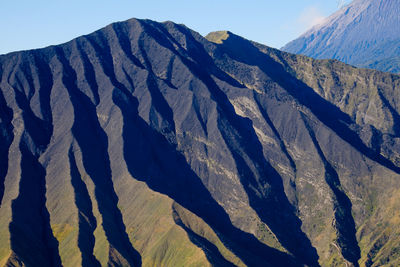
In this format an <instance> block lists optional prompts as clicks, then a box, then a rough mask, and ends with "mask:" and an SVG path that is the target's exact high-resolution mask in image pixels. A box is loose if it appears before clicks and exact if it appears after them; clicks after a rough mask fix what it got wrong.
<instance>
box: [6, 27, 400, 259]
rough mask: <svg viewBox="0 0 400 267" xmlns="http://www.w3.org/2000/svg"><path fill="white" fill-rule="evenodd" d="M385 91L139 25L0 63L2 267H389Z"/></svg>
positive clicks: (182, 31) (377, 79) (394, 118)
mask: <svg viewBox="0 0 400 267" xmlns="http://www.w3.org/2000/svg"><path fill="white" fill-rule="evenodd" d="M399 88H400V76H398V75H394V74H390V73H384V72H380V71H375V70H368V69H357V68H354V67H352V66H349V65H346V64H344V63H342V62H339V61H337V60H314V59H312V58H309V57H306V56H300V55H294V54H289V53H286V52H282V51H279V50H276V49H272V48H269V47H266V46H263V45H260V44H257V43H255V42H252V41H249V40H246V39H244V38H242V37H240V36H237V35H235V34H232V33H230V32H214V33H210V34H209V35H208V36H206V37H203V36H201V35H199V34H198V33H196V32H194V31H192V30H190V29H188V28H187V27H185V26H183V25H177V24H175V23H173V22H165V23H158V22H154V21H150V20H137V19H131V20H128V21H125V22H120V23H114V24H111V25H109V26H107V27H105V28H103V29H101V30H98V31H96V32H94V33H92V34H89V35H85V36H81V37H79V38H76V39H74V40H72V41H70V42H68V43H65V44H62V45H57V46H51V47H47V48H44V49H37V50H30V51H22V52H16V53H10V54H7V55H3V56H0V266H7V267H10V266H35V267H36V266H45V267H46V266H49V267H50V266H51V267H53V266H57V267H58V266H71V267H76V266H85V267H89V266H173V267H176V266H199V267H200V266H257V267H258V266H260V267H264V266H277V267H279V266H359V265H362V266H382V265H384V264H389V265H393V266H399V264H400V249H399V244H400V208H399V207H400V154H399V151H400V123H399V121H400V120H399V118H400V115H399V114H400V97H399V96H400V91H399V90H400V89H399Z"/></svg>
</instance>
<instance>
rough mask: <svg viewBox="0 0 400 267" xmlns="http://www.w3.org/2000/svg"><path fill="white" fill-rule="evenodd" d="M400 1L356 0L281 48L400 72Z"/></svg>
mask: <svg viewBox="0 0 400 267" xmlns="http://www.w3.org/2000/svg"><path fill="white" fill-rule="evenodd" d="M399 13H400V2H399V1H398V0H354V1H353V2H352V3H351V4H349V5H348V6H345V7H343V8H342V9H341V10H339V11H338V12H336V13H335V14H333V15H332V16H330V17H329V18H327V19H326V21H325V22H324V23H322V24H321V25H318V26H315V27H313V28H312V29H310V30H309V31H308V32H306V33H304V34H303V35H301V36H300V37H299V38H298V39H296V40H294V41H292V42H290V43H288V44H287V45H286V46H284V47H283V48H282V50H284V51H287V52H291V53H296V54H303V55H307V56H311V57H314V58H319V59H324V58H334V59H338V60H340V61H343V62H346V63H349V64H352V65H355V66H359V67H366V68H374V69H378V70H382V71H389V72H394V73H400V56H399V55H400V27H399V25H400V16H399Z"/></svg>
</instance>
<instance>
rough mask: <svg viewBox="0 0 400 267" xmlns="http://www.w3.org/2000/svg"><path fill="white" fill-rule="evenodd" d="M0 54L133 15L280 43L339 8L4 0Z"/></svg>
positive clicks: (243, 2) (291, 2)
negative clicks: (226, 31)
mask: <svg viewBox="0 0 400 267" xmlns="http://www.w3.org/2000/svg"><path fill="white" fill-rule="evenodd" d="M1 2H2V3H1V6H0V25H2V26H1V27H0V38H1V39H0V54H5V53H8V52H12V51H17V50H25V49H31V48H39V47H44V46H48V45H51V44H59V43H63V42H66V41H69V40H71V39H73V38H75V37H78V36H80V35H83V34H87V33H90V32H93V31H95V30H97V29H99V28H102V27H104V26H106V25H107V24H109V23H112V22H115V21H121V20H126V19H129V18H132V17H136V18H149V19H152V20H156V21H165V20H172V21H174V22H177V23H183V24H185V25H186V26H188V27H190V28H192V29H193V30H195V31H197V32H199V33H201V34H203V35H205V34H207V33H208V32H210V31H215V30H230V31H232V32H234V33H236V34H239V35H241V36H244V37H246V38H248V39H251V40H254V41H257V42H260V43H263V44H266V45H269V46H272V47H276V48H279V47H282V46H283V45H284V44H286V43H287V42H288V41H291V40H292V39H294V38H296V37H297V36H298V35H299V34H301V33H302V32H304V31H305V30H306V29H307V28H309V27H310V26H312V25H313V24H315V23H318V22H320V21H321V19H322V18H323V17H326V16H328V15H330V14H331V13H333V12H334V11H336V10H337V5H338V4H337V0H275V1H274V0H202V1H191V0H108V1H107V0H97V1H94V0H70V1H61V0H52V1H50V0H36V1H32V0H7V1H1Z"/></svg>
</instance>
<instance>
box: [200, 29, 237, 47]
mask: <svg viewBox="0 0 400 267" xmlns="http://www.w3.org/2000/svg"><path fill="white" fill-rule="evenodd" d="M231 35H232V33H231V32H230V31H215V32H210V33H209V34H207V35H206V37H205V38H206V39H207V40H208V41H210V42H213V43H217V44H222V43H223V42H224V41H225V40H227V39H228V38H229V37H230V36H231Z"/></svg>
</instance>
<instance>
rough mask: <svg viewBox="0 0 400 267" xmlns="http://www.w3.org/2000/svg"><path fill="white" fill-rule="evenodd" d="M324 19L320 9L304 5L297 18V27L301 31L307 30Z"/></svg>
mask: <svg viewBox="0 0 400 267" xmlns="http://www.w3.org/2000/svg"><path fill="white" fill-rule="evenodd" d="M324 20H325V16H324V15H323V14H322V11H321V10H320V9H319V8H318V7H316V6H309V7H306V8H305V9H304V10H303V11H302V12H301V14H300V16H299V17H298V18H297V23H299V28H300V27H301V28H302V31H305V30H308V29H310V28H311V27H313V26H315V25H318V24H321V23H322V22H323V21H324Z"/></svg>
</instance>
